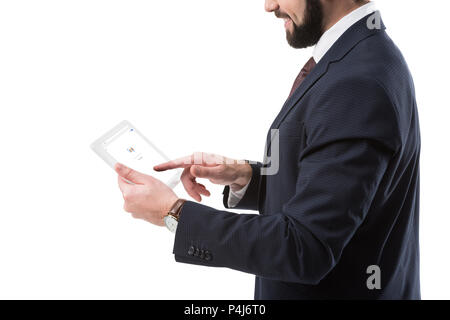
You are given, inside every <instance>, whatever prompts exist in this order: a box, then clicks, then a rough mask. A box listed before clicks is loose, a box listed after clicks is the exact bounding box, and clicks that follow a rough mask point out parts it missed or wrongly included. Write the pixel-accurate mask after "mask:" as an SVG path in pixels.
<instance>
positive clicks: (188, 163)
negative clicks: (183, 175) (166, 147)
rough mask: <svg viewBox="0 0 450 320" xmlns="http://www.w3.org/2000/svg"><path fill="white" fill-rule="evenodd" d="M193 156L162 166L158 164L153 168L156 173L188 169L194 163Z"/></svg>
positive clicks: (165, 163) (171, 161) (168, 162)
mask: <svg viewBox="0 0 450 320" xmlns="http://www.w3.org/2000/svg"><path fill="white" fill-rule="evenodd" d="M192 158H193V157H192V155H190V156H186V157H182V158H178V159H175V160H170V161H167V162H164V163H161V164H158V165H156V166H154V167H153V169H154V170H155V171H166V170H171V169H178V168H187V167H190V166H191V165H192V163H193V159H192Z"/></svg>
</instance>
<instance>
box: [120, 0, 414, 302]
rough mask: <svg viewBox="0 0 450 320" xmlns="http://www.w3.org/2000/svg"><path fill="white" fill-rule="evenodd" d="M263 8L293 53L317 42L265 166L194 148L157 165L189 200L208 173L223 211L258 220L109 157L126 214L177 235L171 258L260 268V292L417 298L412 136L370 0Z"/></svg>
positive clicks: (403, 72) (400, 85)
mask: <svg viewBox="0 0 450 320" xmlns="http://www.w3.org/2000/svg"><path fill="white" fill-rule="evenodd" d="M265 7H266V10H267V11H268V12H273V13H275V15H276V16H277V17H278V18H282V19H284V21H285V28H286V34H287V41H288V42H289V44H290V45H291V46H292V47H294V48H305V47H308V46H312V45H315V49H314V54H313V57H312V58H311V59H310V60H309V61H308V62H307V64H306V65H305V67H304V68H303V69H302V70H301V72H300V74H299V76H298V78H297V79H296V81H295V82H294V85H293V88H292V91H291V94H290V96H289V97H288V99H287V101H286V103H285V104H284V106H283V107H282V109H281V111H280V113H279V115H278V116H277V118H276V119H275V121H274V122H273V124H272V126H271V128H270V129H275V130H269V135H268V140H267V145H266V151H267V155H266V158H267V159H269V154H270V159H271V161H270V162H269V161H267V160H266V161H265V162H264V163H249V162H242V161H233V160H230V159H228V158H223V157H220V156H215V155H209V154H194V155H192V156H188V157H185V158H181V159H178V160H174V161H170V162H168V163H165V164H161V165H158V166H156V167H155V170H168V169H173V168H180V167H182V168H184V172H183V175H182V178H181V180H182V182H183V184H184V187H185V189H186V190H187V192H188V193H189V195H191V196H192V197H193V198H194V199H195V200H198V201H200V200H201V196H202V195H205V196H209V191H208V190H207V189H206V188H205V186H204V185H202V184H200V183H198V182H197V181H196V178H206V179H209V180H210V181H211V182H212V183H216V184H221V185H225V186H226V187H225V189H224V205H225V206H226V207H234V208H238V209H251V210H258V211H259V214H235V213H231V212H227V211H219V210H216V209H213V208H210V207H207V206H204V205H200V204H198V203H196V202H192V201H185V200H180V199H178V198H177V196H176V195H175V194H174V193H173V191H172V190H171V189H169V188H168V187H166V186H165V185H164V184H163V183H161V182H160V181H158V180H156V179H154V178H153V177H150V176H146V175H143V174H141V173H139V172H136V171H133V170H131V169H129V168H126V167H124V166H122V165H120V164H118V165H117V166H116V171H117V172H118V174H119V186H120V188H121V190H122V192H123V196H124V198H125V210H126V211H128V212H131V213H133V216H134V217H136V218H142V219H145V220H147V221H149V222H151V223H154V224H156V225H164V224H166V225H168V226H169V228H170V229H172V230H174V231H175V230H176V234H175V244H174V249H173V253H174V254H175V259H176V261H178V262H184V263H191V264H198V265H203V266H213V267H228V268H232V269H236V270H240V271H244V272H248V273H252V274H254V275H256V283H255V298H256V299H420V281H419V239H418V235H419V230H418V224H419V154H420V131H419V122H418V114H417V107H416V101H415V93H414V86H413V81H412V79H411V76H410V73H409V71H408V68H407V65H406V63H405V61H404V59H403V57H402V55H401V53H400V51H399V50H398V49H397V47H396V46H395V45H394V43H393V42H392V41H391V40H390V38H389V37H388V35H387V34H386V33H385V27H384V25H383V22H382V21H381V18H380V15H379V12H378V11H376V10H375V8H374V4H373V3H371V2H369V1H355V0H266V3H265ZM273 132H275V134H274V135H272V134H271V133H273ZM277 156H278V157H277ZM123 179H127V180H131V181H133V182H134V183H136V184H135V185H131V184H128V183H126V182H125V181H124V180H123ZM169 212H170V214H168V213H169ZM163 221H166V223H164V222H163Z"/></svg>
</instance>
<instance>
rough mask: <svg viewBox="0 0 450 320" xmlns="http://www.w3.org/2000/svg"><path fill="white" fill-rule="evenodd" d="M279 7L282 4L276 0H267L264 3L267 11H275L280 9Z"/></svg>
mask: <svg viewBox="0 0 450 320" xmlns="http://www.w3.org/2000/svg"><path fill="white" fill-rule="evenodd" d="M279 8H280V6H279V5H278V3H277V2H276V1H274V0H266V2H265V3H264V9H265V10H266V11H267V12H274V11H276V10H278V9H279Z"/></svg>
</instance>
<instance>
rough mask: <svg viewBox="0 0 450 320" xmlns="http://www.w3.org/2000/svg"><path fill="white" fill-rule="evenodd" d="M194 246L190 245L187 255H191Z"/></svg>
mask: <svg viewBox="0 0 450 320" xmlns="http://www.w3.org/2000/svg"><path fill="white" fill-rule="evenodd" d="M194 251H195V248H194V246H190V247H189V250H188V255H190V256H192V255H193V254H194Z"/></svg>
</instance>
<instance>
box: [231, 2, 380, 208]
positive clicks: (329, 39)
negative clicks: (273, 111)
mask: <svg viewBox="0 0 450 320" xmlns="http://www.w3.org/2000/svg"><path fill="white" fill-rule="evenodd" d="M376 10H377V9H376V6H375V3H374V2H369V3H367V4H365V5H363V6H361V7H359V8H358V9H356V10H353V11H352V12H350V13H349V14H347V15H346V16H344V17H343V18H342V19H341V20H339V21H338V22H336V24H334V25H333V26H332V27H331V28H330V29H328V30H327V31H325V32H324V34H323V35H322V37H320V39H319V42H317V44H316V46H315V47H314V51H313V58H314V61H315V62H316V63H319V61H320V60H321V59H322V58H323V57H324V56H325V54H326V53H327V52H328V50H330V48H331V47H332V46H333V44H334V43H335V42H336V41H337V40H338V39H339V38H340V37H341V36H342V35H343V34H344V32H345V31H347V30H348V29H349V28H350V27H351V26H352V25H354V24H355V23H356V22H358V21H359V20H361V19H362V18H364V17H365V16H367V15H369V14H371V13H374V12H375V11H376ZM249 185H250V182H249V183H248V184H247V185H246V186H245V187H244V188H242V189H241V190H239V191H237V192H233V191H231V189H230V193H229V196H228V207H230V208H233V207H235V206H236V205H237V204H238V203H239V201H241V199H242V198H243V197H244V195H245V192H246V191H247V189H248V186H249Z"/></svg>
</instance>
